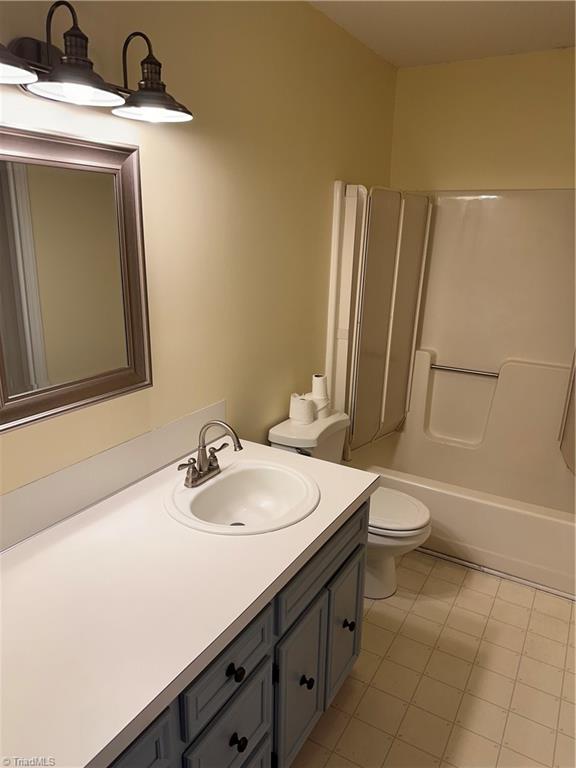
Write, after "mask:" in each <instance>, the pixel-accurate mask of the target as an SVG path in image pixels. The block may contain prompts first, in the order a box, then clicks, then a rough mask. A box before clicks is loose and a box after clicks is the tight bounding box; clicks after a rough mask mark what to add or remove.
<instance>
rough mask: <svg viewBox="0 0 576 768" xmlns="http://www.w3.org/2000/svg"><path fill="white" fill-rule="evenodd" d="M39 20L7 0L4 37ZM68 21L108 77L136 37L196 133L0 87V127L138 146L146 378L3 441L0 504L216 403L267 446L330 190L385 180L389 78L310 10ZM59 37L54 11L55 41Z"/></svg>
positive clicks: (39, 28)
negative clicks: (338, 183)
mask: <svg viewBox="0 0 576 768" xmlns="http://www.w3.org/2000/svg"><path fill="white" fill-rule="evenodd" d="M47 8H48V3H38V4H37V3H28V2H27V3H23V2H22V3H2V6H1V7H0V27H1V28H2V41H3V42H6V41H7V40H10V39H11V38H13V37H16V36H21V35H28V36H35V37H40V38H42V37H43V35H44V32H43V29H44V19H45V15H46V11H47ZM77 10H78V14H79V23H80V26H81V27H82V29H83V30H84V31H85V32H86V33H87V34H88V36H89V37H90V41H91V45H90V51H89V52H90V55H91V58H92V59H93V60H94V63H95V68H96V69H97V71H99V72H100V74H102V75H103V76H104V77H105V78H106V79H109V80H112V81H116V82H118V81H119V80H120V77H121V68H120V52H121V47H122V42H123V40H124V37H125V36H126V35H127V34H128V33H129V32H131V31H133V30H134V29H141V30H143V31H144V32H148V33H149V34H150V35H151V37H152V40H153V43H154V50H155V53H156V55H157V56H158V58H159V59H160V60H161V61H162V62H163V64H164V72H163V73H164V78H165V80H166V82H167V83H168V85H169V90H170V92H171V93H172V94H173V95H174V96H176V98H178V99H179V100H180V101H182V102H184V103H185V104H187V105H189V106H190V108H191V109H192V111H193V112H194V113H195V120H194V121H193V122H192V123H188V124H186V125H183V126H166V127H162V126H154V125H139V124H137V123H132V122H130V121H127V120H120V119H118V118H115V117H112V116H111V115H110V114H109V113H107V112H106V111H105V110H104V111H98V110H94V109H92V110H91V109H83V108H74V107H67V106H65V105H62V104H57V103H50V102H47V101H45V100H40V99H37V98H33V97H30V96H26V95H23V94H22V93H20V92H19V91H18V89H16V88H13V87H10V88H9V87H2V90H1V91H0V119H1V120H2V121H3V122H5V123H8V124H13V125H19V126H23V127H28V128H31V129H37V130H38V129H40V130H51V131H56V132H67V133H71V134H74V135H79V136H86V137H90V138H93V139H99V140H102V141H120V142H125V143H130V144H138V145H140V147H141V170H142V193H143V207H144V235H145V243H146V259H147V270H148V286H149V300H150V323H151V335H152V357H153V373H154V387H153V388H152V389H148V390H144V391H141V392H138V393H135V394H133V395H129V396H125V397H120V398H117V399H115V400H111V401H109V402H107V403H103V404H99V405H96V406H92V407H89V408H86V409H82V410H79V411H75V412H73V413H69V414H66V415H64V416H58V417H55V418H53V419H50V420H46V421H42V422H39V423H37V424H34V425H31V426H27V427H23V428H20V429H17V430H14V431H12V432H9V433H6V434H4V435H3V436H2V438H1V440H0V469H1V471H2V475H3V477H2V488H3V490H4V491H8V490H10V489H12V488H15V487H17V486H19V485H22V484H24V483H26V482H29V481H31V480H34V479H36V478H38V477H41V476H43V475H46V474H48V473H50V472H53V471H55V470H57V469H60V468H62V467H64V466H67V465H69V464H71V463H74V462H77V461H80V460H81V459H83V458H86V457H88V456H90V455H93V454H95V453H98V452H99V451H102V450H104V449H106V448H108V447H110V446H113V445H116V444H118V443H120V442H123V441H125V440H128V439H130V438H132V437H134V436H136V435H138V434H141V433H143V432H145V431H147V430H149V429H151V428H153V427H155V426H158V425H161V424H164V423H166V422H168V421H170V420H172V419H175V418H178V417H180V416H182V415H184V414H186V413H189V412H191V411H193V410H195V409H197V408H200V407H202V406H205V405H207V404H209V403H212V402H215V401H217V400H219V399H222V398H225V399H226V400H227V402H228V416H229V419H230V421H231V422H232V423H233V424H234V425H235V426H236V427H237V428H238V429H239V431H240V434H242V435H244V436H245V437H247V438H255V439H263V438H264V437H265V434H266V431H267V428H268V427H269V426H270V425H271V424H273V423H274V422H276V421H278V420H279V419H281V418H283V417H285V414H286V410H287V402H288V397H289V394H290V392H292V391H295V390H300V391H302V390H305V389H306V388H307V387H308V386H309V381H310V375H311V373H312V372H313V371H316V370H319V369H321V368H322V366H323V359H324V333H325V314H326V301H327V289H328V266H329V252H330V225H331V206H332V183H333V181H334V180H335V179H349V180H353V181H354V180H360V181H362V182H363V183H365V184H376V183H379V184H386V183H388V181H389V156H390V140H391V128H392V111H393V92H394V79H395V71H394V68H393V67H391V66H389V65H387V64H386V63H385V62H383V61H381V60H380V59H379V58H378V57H377V56H376V55H375V54H374V53H372V52H371V51H369V50H368V49H367V48H365V47H364V46H362V45H361V44H360V43H359V42H357V41H356V40H354V39H353V38H352V37H350V36H349V35H348V34H347V33H345V32H344V31H343V30H342V29H340V28H339V27H338V26H336V25H335V24H333V23H332V22H331V21H329V20H328V19H327V18H326V17H324V16H323V15H322V14H320V13H319V12H317V11H316V10H314V9H313V8H311V7H310V6H309V5H308V4H305V3H275V2H274V3H165V2H160V3H157V2H127V3H84V2H83V3H79V4H78V6H77ZM68 26H69V18H68V17H67V15H66V12H65V11H64V10H59V11H58V12H57V14H56V17H55V35H56V36H57V35H58V33H59V31H61V30H62V29H64V28H67V27H68ZM139 45H140V44H139V43H135V44H134V48H135V50H133V51H131V59H132V62H133V63H132V66H131V69H132V77H134V78H135V76H136V73H137V62H139V60H140V59H141V58H142V57H143V55H144V50H143V48H138V46H139ZM194 438H195V436H194V435H190V443H191V445H192V444H193V442H194Z"/></svg>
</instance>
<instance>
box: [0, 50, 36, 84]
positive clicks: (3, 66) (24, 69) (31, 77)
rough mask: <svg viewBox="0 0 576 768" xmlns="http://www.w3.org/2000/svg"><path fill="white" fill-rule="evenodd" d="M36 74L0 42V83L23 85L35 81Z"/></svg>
mask: <svg viewBox="0 0 576 768" xmlns="http://www.w3.org/2000/svg"><path fill="white" fill-rule="evenodd" d="M36 80H38V75H37V74H36V72H34V70H33V69H32V67H29V66H28V64H26V62H25V61H24V60H23V59H21V58H20V57H19V56H15V55H14V54H13V53H11V52H10V51H9V50H8V48H6V46H5V45H2V43H0V83H4V84H7V85H25V84H27V83H35V82H36Z"/></svg>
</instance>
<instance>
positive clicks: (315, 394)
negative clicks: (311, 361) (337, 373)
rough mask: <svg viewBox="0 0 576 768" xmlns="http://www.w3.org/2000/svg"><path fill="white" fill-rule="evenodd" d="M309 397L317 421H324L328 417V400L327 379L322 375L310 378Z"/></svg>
mask: <svg viewBox="0 0 576 768" xmlns="http://www.w3.org/2000/svg"><path fill="white" fill-rule="evenodd" d="M307 397H309V398H310V399H311V400H312V401H313V402H314V408H315V410H316V418H317V419H325V418H326V417H327V416H330V414H331V412H332V409H331V408H330V398H329V397H328V377H327V376H325V375H324V374H323V373H315V374H314V375H313V376H312V392H310V393H309V394H308V395H307Z"/></svg>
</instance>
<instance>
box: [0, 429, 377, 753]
mask: <svg viewBox="0 0 576 768" xmlns="http://www.w3.org/2000/svg"><path fill="white" fill-rule="evenodd" d="M219 456H220V457H221V458H220V463H221V466H222V469H223V474H224V473H225V472H226V470H227V468H228V469H229V470H230V472H232V471H233V470H234V468H237V467H238V466H239V465H240V464H241V463H242V462H246V463H247V465H254V464H255V463H276V464H277V465H279V466H280V467H284V468H286V469H287V470H289V471H291V472H293V473H298V472H300V473H303V474H306V475H307V476H308V477H309V478H310V479H311V480H312V481H314V483H315V484H316V485H317V486H318V489H319V492H320V500H319V503H318V505H317V506H316V508H315V509H314V511H313V512H312V513H311V514H309V515H308V516H307V517H305V518H304V519H301V520H299V521H298V522H297V523H295V524H293V525H290V526H288V527H285V528H283V529H280V530H273V531H271V532H268V533H263V534H259V535H213V534H209V533H206V532H204V531H201V530H196V529H194V528H191V527H189V526H187V525H183V524H182V523H181V522H179V521H178V520H177V519H175V518H174V517H173V516H172V515H171V514H170V513H169V511H168V510H167V499H168V498H170V496H171V495H172V494H173V493H174V491H175V489H177V488H178V487H179V486H180V485H181V484H182V483H183V481H184V477H183V474H182V473H178V472H177V471H176V465H175V464H173V465H171V466H169V467H167V468H165V469H162V470H160V471H158V472H156V473H154V474H153V475H151V476H149V477H147V478H145V479H143V480H141V481H139V482H137V483H135V484H134V485H132V486H130V487H129V488H126V489H125V490H123V491H121V492H119V493H117V494H115V495H114V496H112V497H110V498H108V499H105V500H104V501H101V502H100V503H98V504H96V505H94V506H92V507H90V508H89V509H87V510H85V511H83V512H81V513H80V514H78V515H75V516H73V517H71V518H68V519H66V520H65V521H63V522H62V523H60V524H59V525H56V526H53V527H52V528H49V529H47V530H45V531H44V532H42V533H40V534H38V535H36V536H33V537H31V538H29V539H27V540H26V541H24V542H22V543H21V544H18V545H17V546H15V547H13V548H12V549H10V550H8V551H6V552H5V553H4V554H3V555H2V581H3V603H4V627H5V631H4V644H3V649H2V667H3V670H4V678H5V679H4V695H5V696H6V697H7V698H8V699H9V700H10V702H11V707H10V709H9V711H8V712H7V713H6V717H5V721H4V733H3V737H2V757H4V756H16V755H17V756H21V757H32V756H45V757H46V758H48V759H53V761H54V762H53V764H54V765H56V766H74V768H80V767H81V766H82V767H86V768H96V766H98V768H107V767H108V766H113V768H180V766H183V768H210V767H211V766H213V767H214V768H216V767H217V768H228V767H230V768H241V767H242V768H245V767H246V768H248V767H249V768H266V767H267V766H268V767H269V768H272V767H273V766H278V768H283V767H284V766H285V767H286V768H287V767H288V766H289V765H290V763H291V762H292V761H293V759H294V757H295V756H296V754H297V753H298V751H299V749H300V748H301V746H302V744H303V743H304V741H305V740H306V738H307V736H308V735H309V733H310V731H311V730H312V728H313V727H314V725H315V724H316V722H317V720H318V719H319V717H320V715H321V713H322V712H323V711H324V709H325V708H326V707H327V706H329V704H330V702H331V701H332V699H333V697H334V695H335V694H336V692H337V691H338V688H339V686H340V685H341V683H342V682H343V680H344V679H345V678H346V676H347V674H348V672H349V670H350V668H351V666H352V664H353V663H354V660H355V658H356V657H357V655H358V652H359V648H360V629H361V615H362V595H363V572H364V558H365V544H366V538H367V525H368V504H369V497H370V495H371V493H372V492H373V491H374V490H375V489H376V487H377V486H378V477H377V476H376V475H373V474H370V473H367V472H361V471H359V470H355V469H351V468H349V467H343V466H340V465H337V464H332V463H328V462H322V461H317V460H315V459H312V458H308V457H303V456H299V455H297V454H293V453H287V452H284V451H278V450H275V449H272V448H269V447H265V446H261V445H257V444H253V443H247V442H245V443H244V450H243V451H242V452H240V453H238V454H235V453H232V451H229V450H226V451H223V452H222V453H220V454H219ZM211 482H212V481H211ZM209 485H210V483H207V484H206V485H205V486H204V487H205V488H208V487H209ZM206 493H207V492H206ZM31 723H32V724H33V727H30V724H31Z"/></svg>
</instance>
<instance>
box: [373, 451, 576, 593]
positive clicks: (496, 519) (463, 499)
mask: <svg viewBox="0 0 576 768" xmlns="http://www.w3.org/2000/svg"><path fill="white" fill-rule="evenodd" d="M363 469H366V470H368V471H369V472H375V473H376V474H379V475H380V476H381V484H382V486H384V487H386V488H394V489H396V490H398V491H404V493H408V494H410V495H411V496H415V497H416V498H418V499H421V501H423V502H424V504H426V505H427V507H428V508H429V510H430V513H431V515H432V534H431V536H430V538H429V539H428V541H427V542H426V543H425V544H424V547H425V548H427V549H430V550H433V551H434V552H439V553H442V554H445V555H449V556H451V557H456V558H459V559H461V560H464V561H466V562H469V563H473V564H476V565H479V566H483V567H485V568H489V569H492V570H495V571H499V572H501V573H503V574H507V575H510V576H514V577H516V578H520V579H525V580H527V581H531V582H534V584H535V585H537V586H543V587H547V588H548V589H551V590H554V591H557V592H560V593H563V594H564V595H565V596H568V597H573V596H574V591H575V589H574V586H575V575H574V563H575V560H574V555H575V532H576V529H575V518H574V515H572V514H570V513H568V512H562V511H559V510H556V509H550V508H549V507H539V506H536V505H534V504H528V503H525V502H523V501H517V500H515V499H507V498H504V497H501V496H494V495H492V494H489V493H484V492H482V491H474V490H470V489H468V488H461V487H459V486H457V485H450V484H448V483H443V482H440V481H437V480H430V479H428V478H424V477H417V476H416V475H409V474H407V473H405V472H398V471H397V470H392V469H386V468H384V467H379V466H374V465H371V466H365V467H363Z"/></svg>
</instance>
